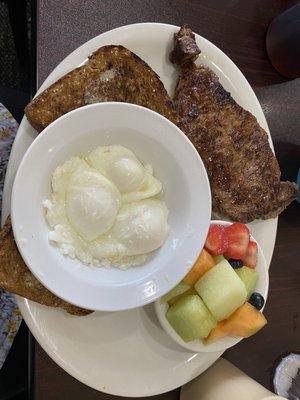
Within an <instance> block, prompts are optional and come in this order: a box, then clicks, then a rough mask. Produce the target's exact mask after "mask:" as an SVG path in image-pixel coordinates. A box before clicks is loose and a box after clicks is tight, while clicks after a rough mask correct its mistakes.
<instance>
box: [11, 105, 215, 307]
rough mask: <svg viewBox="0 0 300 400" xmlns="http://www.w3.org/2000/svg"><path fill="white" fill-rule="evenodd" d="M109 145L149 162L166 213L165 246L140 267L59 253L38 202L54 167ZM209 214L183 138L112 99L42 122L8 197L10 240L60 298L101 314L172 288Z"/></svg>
mask: <svg viewBox="0 0 300 400" xmlns="http://www.w3.org/2000/svg"><path fill="white" fill-rule="evenodd" d="M116 115H117V116H118V118H117V119H116V118H115V116H116ZM109 144H118V145H123V146H127V147H128V148H129V149H131V150H132V151H133V152H134V154H135V155H136V156H137V157H138V159H139V160H141V161H142V162H143V163H144V164H150V165H152V166H153V168H154V174H155V176H157V177H158V178H159V179H160V180H161V182H162V184H163V190H164V200H165V202H166V205H167V207H168V210H169V216H168V223H169V226H170V230H169V235H168V237H167V239H166V241H165V243H164V244H163V246H161V247H160V249H158V250H157V251H155V252H153V253H152V254H151V255H150V256H149V258H148V260H147V261H146V262H145V263H144V264H143V265H139V266H138V267H134V268H128V269H126V270H122V269H119V268H114V267H112V268H104V267H102V268H101V267H92V266H87V265H83V263H82V262H80V261H79V260H78V259H72V258H70V257H66V256H64V255H63V254H61V252H60V251H59V250H58V248H57V247H55V246H53V245H51V244H50V243H49V239H48V235H49V226H48V224H47V222H46V219H45V212H44V209H43V206H42V204H43V202H44V201H45V199H49V198H50V195H51V189H50V186H51V185H50V182H51V176H52V174H53V171H54V170H55V169H56V168H57V167H58V166H59V165H62V163H63V162H65V161H67V160H69V159H70V158H71V157H73V156H75V155H78V154H80V153H85V152H88V151H89V150H91V149H93V148H95V147H97V146H99V145H100V146H103V145H109ZM45 157H48V158H47V162H45ZM199 204H201V206H200V207H199ZM24 210H26V212H24ZM210 214H211V199H210V187H209V182H208V178H207V174H206V170H205V167H204V165H203V163H202V161H201V158H200V156H199V154H198V152H197V151H196V149H195V148H194V146H193V145H192V143H191V142H190V141H189V139H188V138H187V137H186V135H184V134H183V133H182V131H181V130H180V129H179V128H178V127H177V126H176V125H174V124H172V122H170V121H169V120H168V119H166V118H165V117H163V116H161V115H159V114H157V113H156V112H154V111H152V110H148V109H147V108H144V107H141V106H138V105H134V104H126V103H117V102H115V103H96V104H91V105H88V106H85V107H81V108H78V109H77V110H73V111H71V112H69V113H68V114H66V115H63V116H62V117H61V118H59V119H57V120H56V121H54V122H53V123H52V124H50V125H49V126H47V128H45V129H44V130H43V133H42V134H41V135H39V136H38V137H37V138H36V139H35V141H34V142H33V143H32V144H31V146H30V147H29V149H28V150H27V152H26V154H25V155H24V157H23V159H22V161H21V164H20V167H19V169H18V172H17V174H16V177H15V181H14V186H13V192H12V201H11V219H12V226H13V230H14V236H15V240H16V243H17V245H18V248H19V250H20V252H21V254H22V257H23V259H24V260H25V262H26V264H27V265H28V267H29V268H30V269H31V271H32V273H33V274H34V275H35V276H36V277H37V278H38V279H39V280H40V281H41V282H42V284H43V285H44V286H45V287H46V288H47V289H49V290H50V291H51V292H53V293H55V294H56V295H57V296H58V297H60V298H62V299H64V300H66V301H68V302H70V303H72V304H75V305H77V306H79V307H82V308H87V309H88V310H100V311H121V310H129V309H131V308H136V307H141V306H144V305H146V304H148V303H151V302H153V301H155V300H156V299H157V298H159V297H161V296H162V295H163V294H165V293H166V292H168V291H170V290H171V289H172V287H174V286H175V285H177V283H178V282H179V281H180V280H181V279H182V278H183V277H184V276H185V274H186V271H188V270H189V269H190V266H191V265H193V264H194V262H195V261H196V259H197V257H198V255H199V252H200V251H201V248H202V247H203V244H204V241H205V238H206V235H207V231H208V227H209V222H210Z"/></svg>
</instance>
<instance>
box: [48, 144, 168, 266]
mask: <svg viewBox="0 0 300 400" xmlns="http://www.w3.org/2000/svg"><path fill="white" fill-rule="evenodd" d="M107 150H109V151H107ZM124 177H126V179H125V178H124ZM161 190H162V184H161V182H160V181H159V180H158V179H156V178H155V177H153V170H152V167H151V166H148V165H147V166H143V165H142V164H141V163H140V162H139V160H138V159H137V158H136V156H135V155H134V154H133V153H132V152H131V151H130V150H128V149H126V148H125V147H122V146H103V147H98V148H96V149H94V150H93V151H91V152H90V153H89V154H87V155H83V156H81V157H73V158H71V159H70V160H68V161H66V162H65V163H64V164H63V165H61V166H59V167H58V168H57V169H56V170H55V171H54V173H53V177H52V195H51V199H50V200H46V201H45V202H44V207H45V210H46V220H47V222H48V224H49V225H50V227H51V231H50V233H49V240H50V241H51V242H52V243H53V244H55V245H56V246H58V248H59V249H60V251H61V252H62V253H63V254H65V255H68V256H69V257H71V258H78V259H79V260H81V261H82V262H83V263H85V264H93V265H104V266H110V265H114V266H119V267H127V266H131V265H139V264H141V263H143V262H144V261H145V260H146V258H147V255H148V254H149V253H151V252H153V251H154V250H156V249H158V248H159V247H160V246H162V244H163V243H164V242H165V240H166V238H167V236H168V232H169V226H168V222H167V220H168V210H167V207H166V205H165V203H164V202H163V201H161V200H158V199H155V198H154V199H153V196H155V195H156V194H158V193H159V192H161Z"/></svg>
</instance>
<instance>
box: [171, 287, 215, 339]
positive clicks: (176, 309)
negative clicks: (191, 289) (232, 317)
mask: <svg viewBox="0 0 300 400" xmlns="http://www.w3.org/2000/svg"><path fill="white" fill-rule="evenodd" d="M166 318H167V320H168V321H169V323H170V325H171V326H172V328H173V329H174V330H175V331H176V332H177V334H178V335H179V336H180V337H181V338H182V339H183V340H184V341H185V342H189V341H191V340H194V339H202V338H205V337H207V336H208V334H209V332H210V331H211V330H212V329H213V327H214V326H215V325H216V323H217V321H216V320H215V319H214V317H213V316H212V315H211V313H210V312H209V311H208V309H207V308H206V306H205V305H204V303H203V301H202V300H201V299H200V297H199V296H198V295H197V294H195V295H188V296H183V297H182V298H181V299H179V300H178V301H177V302H176V303H175V304H174V305H172V306H171V307H170V308H169V309H168V311H167V313H166Z"/></svg>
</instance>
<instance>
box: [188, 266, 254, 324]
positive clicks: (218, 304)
mask: <svg viewBox="0 0 300 400" xmlns="http://www.w3.org/2000/svg"><path fill="white" fill-rule="evenodd" d="M195 289H196V291H197V292H198V294H199V296H200V297H201V298H202V300H203V301H204V304H205V305H206V307H207V308H208V309H209V311H210V312H211V313H212V315H213V316H214V317H215V318H216V319H217V320H218V321H222V320H223V319H225V318H228V317H229V315H230V314H232V313H233V312H234V311H235V310H236V309H237V308H238V307H240V306H241V305H242V304H243V303H245V301H246V297H247V291H246V288H245V285H244V284H243V282H242V281H241V279H240V278H239V277H238V275H237V274H236V273H235V271H234V270H233V268H232V267H231V265H230V264H229V262H228V261H227V260H223V261H221V262H220V263H219V264H217V265H215V266H214V267H213V268H211V270H210V271H208V272H207V273H206V274H205V275H204V276H203V277H202V278H201V279H199V281H198V282H197V283H196V285H195Z"/></svg>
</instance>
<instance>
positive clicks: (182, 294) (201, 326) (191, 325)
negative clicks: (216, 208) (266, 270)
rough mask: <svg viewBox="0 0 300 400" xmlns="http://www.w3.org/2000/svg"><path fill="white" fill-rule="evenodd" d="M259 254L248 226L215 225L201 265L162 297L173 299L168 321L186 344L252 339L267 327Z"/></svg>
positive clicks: (208, 236)
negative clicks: (259, 270)
mask: <svg viewBox="0 0 300 400" xmlns="http://www.w3.org/2000/svg"><path fill="white" fill-rule="evenodd" d="M257 257H258V247H257V243H256V242H255V241H253V240H252V239H251V236H250V231H249V229H248V227H247V226H246V225H244V224H242V223H239V222H236V223H232V224H230V225H228V226H224V225H219V224H211V226H210V228H209V231H208V235H207V238H206V242H205V245H204V248H203V250H202V251H201V253H200V255H199V257H198V259H197V261H196V263H195V264H194V265H193V267H192V268H191V270H190V271H189V273H188V274H187V275H186V276H185V278H184V279H183V280H182V281H181V282H180V283H179V284H178V285H177V286H176V287H175V288H173V289H172V290H171V291H170V292H169V293H167V294H166V295H165V296H163V297H162V298H161V301H162V302H165V303H168V309H167V311H166V319H167V320H168V322H169V324H170V325H171V326H172V328H173V329H174V330H175V331H176V333H177V334H178V335H179V336H180V337H181V338H182V339H183V340H184V341H185V342H189V341H192V340H196V339H202V340H203V341H204V343H206V344H209V343H212V342H214V341H216V340H218V339H221V338H223V337H225V336H240V337H249V336H251V335H253V334H254V333H256V332H257V331H259V330H260V329H261V328H262V327H263V326H265V325H266V323H267V320H266V318H265V317H264V315H263V314H262V312H261V311H260V310H261V308H262V307H263V305H264V298H263V296H262V295H261V294H260V293H257V292H255V288H256V286H257V282H258V278H259V273H258V272H257V270H256V264H257Z"/></svg>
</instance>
